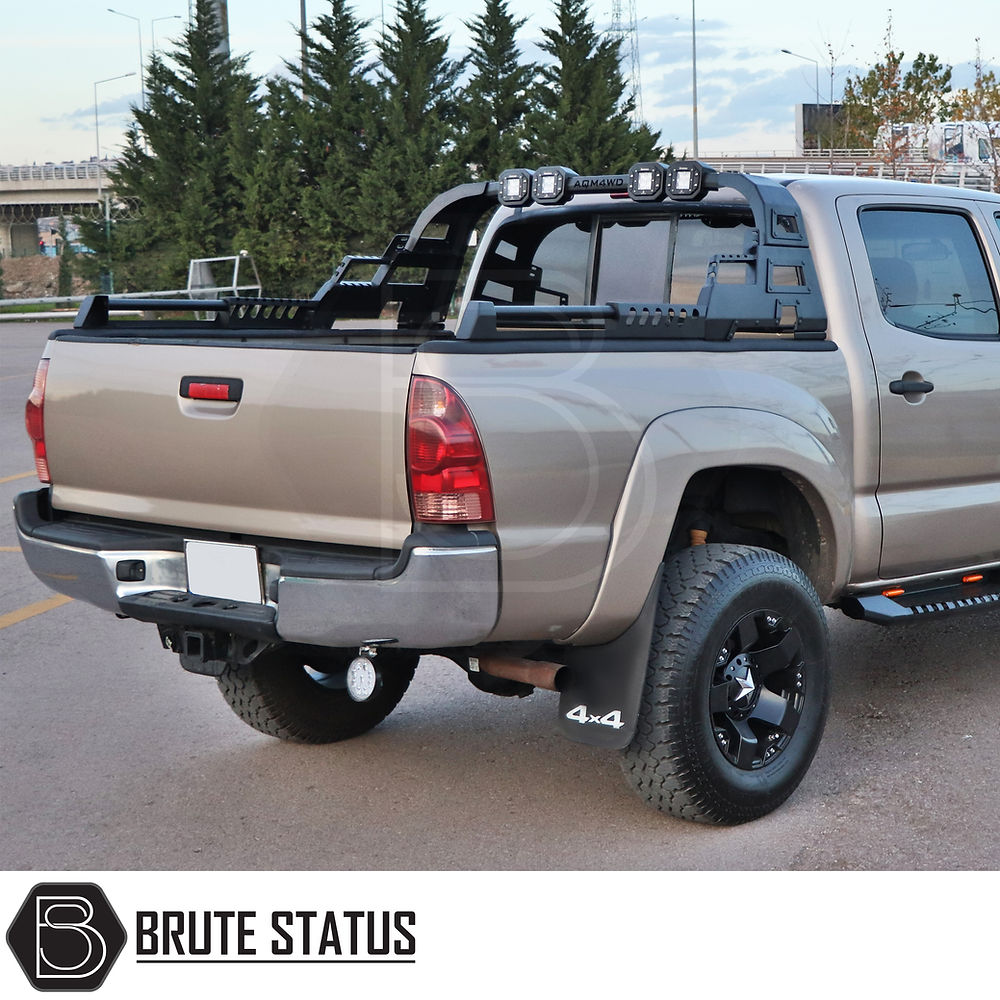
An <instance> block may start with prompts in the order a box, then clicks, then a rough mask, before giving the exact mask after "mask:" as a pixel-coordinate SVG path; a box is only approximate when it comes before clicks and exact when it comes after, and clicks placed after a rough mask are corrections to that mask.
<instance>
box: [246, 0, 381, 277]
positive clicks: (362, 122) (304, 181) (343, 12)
mask: <svg viewBox="0 0 1000 1000" xmlns="http://www.w3.org/2000/svg"><path fill="white" fill-rule="evenodd" d="M367 26H368V22H367V21H359V20H358V19H357V18H356V17H355V16H354V13H353V11H352V9H351V8H350V7H349V6H348V4H347V2H346V0H330V11H329V13H327V14H324V15H322V16H321V17H319V18H318V19H317V20H316V21H315V22H314V23H313V25H312V26H311V30H310V31H309V32H307V34H306V37H305V44H306V59H305V66H304V67H303V66H301V65H299V64H295V63H291V62H286V63H285V66H286V69H287V71H288V73H289V77H290V79H272V80H269V81H268V87H267V98H266V102H265V104H266V115H265V123H264V126H263V129H262V134H261V149H260V153H259V155H258V156H257V157H256V158H254V159H253V160H252V161H251V163H250V165H249V170H248V174H247V178H246V184H247V191H248V198H247V206H248V211H247V219H246V226H245V228H244V230H243V231H242V232H241V239H242V241H243V243H245V244H246V245H247V246H249V248H250V249H251V250H253V251H254V255H255V258H256V259H257V263H258V268H259V269H260V272H261V280H262V281H263V283H264V286H265V288H266V289H267V290H268V293H269V294H276V295H299V296H304V295H311V294H312V293H313V292H314V291H315V290H316V288H317V287H318V286H319V285H320V284H321V283H322V282H323V281H324V280H326V278H328V277H329V276H330V274H331V272H332V271H333V269H334V267H335V266H336V264H337V262H338V261H339V259H340V257H342V256H343V254H344V253H345V252H346V251H347V250H353V249H355V248H356V247H357V246H358V243H359V240H360V236H361V233H362V232H363V231H364V228H366V227H365V225H364V220H359V218H358V215H357V209H356V202H357V187H358V182H359V178H360V176H361V175H362V174H363V173H364V171H365V170H366V169H367V166H368V164H369V162H370V149H369V135H370V134H371V131H372V127H373V125H372V122H373V119H374V114H375V112H374V107H375V102H376V98H377V90H376V88H375V85H374V84H373V83H372V82H371V81H370V80H369V79H368V78H367V74H368V73H369V71H370V69H371V66H370V64H369V63H368V62H366V48H365V45H364V42H363V40H362V37H361V35H362V32H363V31H364V29H365V28H366V27H367Z"/></svg>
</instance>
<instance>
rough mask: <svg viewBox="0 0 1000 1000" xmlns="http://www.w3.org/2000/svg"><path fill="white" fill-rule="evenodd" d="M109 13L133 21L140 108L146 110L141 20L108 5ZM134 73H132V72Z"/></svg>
mask: <svg viewBox="0 0 1000 1000" xmlns="http://www.w3.org/2000/svg"><path fill="white" fill-rule="evenodd" d="M108 13H109V14H117V15H118V16H119V17H127V18H128V19H129V20H130V21H135V30H136V32H137V33H138V36H139V87H140V91H141V93H142V110H143V111H145V110H146V70H145V67H144V66H143V61H142V21H141V20H140V19H139V18H137V17H136V16H135V15H134V14H123V13H122V12H121V11H120V10H114V9H113V8H111V7H108ZM133 75H134V74H133Z"/></svg>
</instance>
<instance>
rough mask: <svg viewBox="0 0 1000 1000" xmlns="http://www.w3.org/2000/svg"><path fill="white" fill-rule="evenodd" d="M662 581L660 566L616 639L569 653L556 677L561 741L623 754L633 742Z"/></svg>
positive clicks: (574, 649)
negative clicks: (638, 607) (634, 616)
mask: <svg viewBox="0 0 1000 1000" xmlns="http://www.w3.org/2000/svg"><path fill="white" fill-rule="evenodd" d="M662 576H663V564H662V563H661V564H660V567H659V569H658V570H657V571H656V576H655V578H654V580H653V585H652V586H651V587H650V588H649V594H648V596H647V597H646V603H645V604H644V605H643V606H642V611H641V613H640V614H639V617H638V618H637V619H636V620H635V621H634V622H633V623H632V625H630V626H629V628H628V629H626V631H625V632H623V633H622V634H621V635H620V636H619V637H618V638H617V639H614V640H612V641H611V642H608V643H605V644H604V645H603V646H576V647H573V648H571V649H570V650H568V652H567V655H566V667H565V669H564V670H561V671H560V672H559V690H560V697H559V731H560V732H561V733H562V734H563V736H566V737H568V738H569V739H571V740H575V741H576V742H577V743H586V744H588V745H589V746H595V747H606V748H608V749H612V750H622V749H624V748H625V747H627V746H628V745H629V743H631V742H632V737H633V735H634V734H635V726H636V721H637V719H638V716H639V705H640V702H641V701H642V686H643V684H644V683H645V681H646V669H647V666H648V664H649V645H650V642H651V640H652V636H653V622H654V621H655V619H656V605H657V598H658V596H659V593H660V580H661V578H662Z"/></svg>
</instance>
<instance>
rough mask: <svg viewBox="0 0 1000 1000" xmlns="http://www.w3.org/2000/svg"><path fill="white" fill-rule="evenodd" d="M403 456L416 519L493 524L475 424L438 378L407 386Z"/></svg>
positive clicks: (486, 472)
mask: <svg viewBox="0 0 1000 1000" xmlns="http://www.w3.org/2000/svg"><path fill="white" fill-rule="evenodd" d="M406 451H407V463H408V466H409V474H410V497H411V501H412V504H413V516H414V519H415V520H417V521H425V522H430V523H434V524H456V523H475V522H482V521H492V520H493V491H492V489H491V488H490V475H489V470H488V469H487V467H486V455H485V453H484V452H483V446H482V444H481V442H480V440H479V434H478V432H477V431H476V425H475V424H474V423H473V420H472V415H471V414H470V413H469V411H468V409H467V408H466V406H465V403H463V402H462V400H461V399H460V398H459V396H458V394H457V393H456V392H455V391H454V390H453V389H451V388H450V387H449V386H447V385H445V384H444V383H443V382H439V381H438V380H437V379H433V378H428V377H427V376H424V375H418V376H416V377H415V378H414V379H413V382H412V383H411V385H410V401H409V406H408V407H407V434H406Z"/></svg>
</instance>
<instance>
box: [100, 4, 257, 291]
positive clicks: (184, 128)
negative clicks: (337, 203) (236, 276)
mask: <svg viewBox="0 0 1000 1000" xmlns="http://www.w3.org/2000/svg"><path fill="white" fill-rule="evenodd" d="M222 40H223V38H222V33H221V30H220V27H219V24H218V19H217V16H216V13H215V8H214V6H213V4H212V2H211V0H197V7H196V18H195V23H194V24H192V25H189V26H188V28H187V30H186V31H185V33H184V35H183V37H182V39H181V41H180V43H179V44H178V46H177V47H176V48H175V49H174V50H173V51H172V52H171V53H170V56H169V62H168V61H167V60H165V59H163V58H161V57H160V55H159V54H154V55H153V56H152V57H151V59H150V60H149V65H148V71H147V74H146V96H147V101H146V107H145V108H144V109H143V108H133V120H132V122H131V124H130V125H129V127H128V129H127V131H126V142H125V148H124V151H123V153H122V157H121V160H120V162H119V165H118V166H117V168H116V169H115V170H114V171H113V181H112V182H113V185H114V190H115V196H116V198H122V199H132V200H135V201H137V202H138V203H139V205H140V206H141V218H139V219H137V220H133V221H125V222H118V223H116V224H114V225H113V226H111V227H105V226H103V225H102V224H101V223H97V224H93V223H91V224H90V225H87V226H85V228H84V239H85V242H87V244H88V245H89V246H91V247H93V249H94V250H96V251H97V255H98V260H102V259H103V260H109V259H110V260H111V261H113V262H115V264H116V268H117V276H118V279H119V280H118V286H119V289H121V286H122V285H123V284H126V285H128V286H129V287H131V288H135V287H138V288H139V289H142V288H145V289H150V288H154V289H155V288H164V287H179V285H181V284H182V283H183V281H184V280H185V278H186V273H187V263H188V260H189V259H190V258H192V257H207V256H213V255H216V254H230V253H234V252H236V250H238V249H239V248H238V247H235V246H234V238H235V235H236V232H237V230H238V229H239V227H240V225H241V221H242V212H243V207H244V205H245V201H246V191H245V186H244V184H243V181H242V178H243V177H244V176H245V165H246V163H247V162H249V161H250V160H251V159H252V158H253V157H255V156H256V155H257V150H258V145H259V134H260V110H259V109H260V101H259V98H258V97H257V96H256V90H257V86H258V80H257V79H256V78H255V77H253V76H251V75H250V74H249V73H248V72H247V71H246V63H247V57H246V56H238V57H235V58H234V57H230V56H227V55H225V54H224V53H223V52H222V51H220V43H221V42H222ZM108 229H110V233H109V232H108V231H107V230H108Z"/></svg>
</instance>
